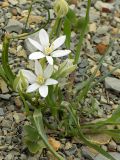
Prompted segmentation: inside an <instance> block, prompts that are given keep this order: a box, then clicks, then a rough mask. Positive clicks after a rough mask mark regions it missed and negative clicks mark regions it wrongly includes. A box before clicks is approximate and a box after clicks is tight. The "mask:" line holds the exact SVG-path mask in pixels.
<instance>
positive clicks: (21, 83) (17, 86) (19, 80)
mask: <svg viewBox="0 0 120 160" xmlns="http://www.w3.org/2000/svg"><path fill="white" fill-rule="evenodd" d="M27 86H28V81H27V79H26V78H25V77H24V76H23V73H22V71H19V73H18V76H17V77H16V78H15V80H14V82H13V88H14V90H15V91H17V92H18V91H19V90H21V91H24V90H26V88H27Z"/></svg>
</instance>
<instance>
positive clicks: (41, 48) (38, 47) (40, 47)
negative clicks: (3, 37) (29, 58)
mask: <svg viewBox="0 0 120 160" xmlns="http://www.w3.org/2000/svg"><path fill="white" fill-rule="evenodd" d="M28 40H29V41H30V43H31V44H32V45H33V46H34V47H35V48H37V49H38V50H40V51H43V47H42V46H41V45H40V44H39V43H38V42H37V41H35V40H33V39H31V38H28Z"/></svg>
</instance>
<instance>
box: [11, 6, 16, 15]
mask: <svg viewBox="0 0 120 160" xmlns="http://www.w3.org/2000/svg"><path fill="white" fill-rule="evenodd" d="M11 13H12V14H13V15H14V16H17V9H16V8H12V9H11Z"/></svg>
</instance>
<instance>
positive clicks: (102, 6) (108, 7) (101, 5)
mask: <svg viewBox="0 0 120 160" xmlns="http://www.w3.org/2000/svg"><path fill="white" fill-rule="evenodd" d="M95 8H96V9H98V10H99V11H104V10H105V9H106V10H108V11H109V12H111V11H112V10H113V9H114V7H113V4H109V3H104V2H102V1H97V2H96V3H95Z"/></svg>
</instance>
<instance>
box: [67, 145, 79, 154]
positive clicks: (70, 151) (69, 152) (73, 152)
mask: <svg viewBox="0 0 120 160" xmlns="http://www.w3.org/2000/svg"><path fill="white" fill-rule="evenodd" d="M76 151H77V147H76V145H73V146H72V147H71V148H69V149H68V150H66V151H65V153H66V154H67V156H71V155H73V154H75V152H76Z"/></svg>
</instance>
